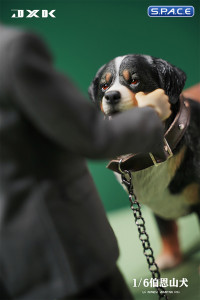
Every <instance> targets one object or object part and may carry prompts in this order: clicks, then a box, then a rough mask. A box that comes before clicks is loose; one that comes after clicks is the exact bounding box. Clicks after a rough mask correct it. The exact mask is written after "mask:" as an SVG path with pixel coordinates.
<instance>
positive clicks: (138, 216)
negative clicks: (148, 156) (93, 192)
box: [119, 161, 168, 300]
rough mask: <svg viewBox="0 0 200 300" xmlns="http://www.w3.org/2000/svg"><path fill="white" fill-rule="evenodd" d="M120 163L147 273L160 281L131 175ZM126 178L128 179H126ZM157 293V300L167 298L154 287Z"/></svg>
mask: <svg viewBox="0 0 200 300" xmlns="http://www.w3.org/2000/svg"><path fill="white" fill-rule="evenodd" d="M120 163H121V161H120V162H119V171H120V172H121V176H122V184H124V185H125V186H126V188H127V190H128V192H129V201H130V205H131V209H132V211H133V215H134V218H135V224H136V225H137V229H138V233H139V239H140V241H141V242H142V246H143V253H144V255H145V257H146V260H147V263H148V267H149V271H150V272H151V275H152V278H153V279H158V280H160V272H159V269H158V266H157V264H156V262H155V258H154V254H153V250H152V248H151V245H150V242H149V236H148V234H147V232H146V227H145V220H144V218H143V217H142V211H141V206H140V204H139V203H138V201H137V197H136V195H135V192H134V189H133V184H132V175H131V172H130V171H127V170H125V171H122V170H121V168H120ZM127 177H128V179H127ZM155 288H156V290H157V292H158V297H159V299H162V298H164V299H167V300H168V297H167V295H166V293H165V289H164V288H163V287H159V286H158V287H155Z"/></svg>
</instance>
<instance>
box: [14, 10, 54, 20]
mask: <svg viewBox="0 0 200 300" xmlns="http://www.w3.org/2000/svg"><path fill="white" fill-rule="evenodd" d="M11 11H13V12H14V13H13V14H12V16H11V18H48V17H51V18H56V16H55V15H54V13H55V11H56V10H55V9H53V10H51V11H49V10H47V9H42V10H40V9H34V10H30V9H26V10H24V9H11Z"/></svg>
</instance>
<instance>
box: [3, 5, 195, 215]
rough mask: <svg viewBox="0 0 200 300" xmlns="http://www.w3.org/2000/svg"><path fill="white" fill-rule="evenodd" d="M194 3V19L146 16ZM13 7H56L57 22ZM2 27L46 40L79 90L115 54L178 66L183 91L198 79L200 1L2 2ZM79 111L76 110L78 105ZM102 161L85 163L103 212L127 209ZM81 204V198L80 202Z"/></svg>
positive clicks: (124, 196) (124, 197) (84, 86)
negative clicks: (157, 8) (15, 14)
mask: <svg viewBox="0 0 200 300" xmlns="http://www.w3.org/2000/svg"><path fill="white" fill-rule="evenodd" d="M172 2H173V5H193V6H194V7H195V16H194V17H192V18H172V17H171V18H150V17H148V15H147V8H148V6H149V5H163V4H164V5H171V4H172ZM11 9H49V10H51V9H56V13H55V15H56V18H55V19H52V18H48V19H38V18H32V19H12V18H11V15H12V12H11ZM0 18H1V21H2V22H3V23H4V24H12V25H14V26H21V27H23V28H26V29H31V30H34V31H35V32H38V33H39V34H40V35H41V36H42V37H43V38H44V39H45V40H46V42H47V44H48V45H49V48H50V49H51V51H52V53H53V55H54V57H55V65H56V67H57V68H58V69H60V70H61V71H63V72H66V73H67V74H69V76H70V77H71V78H73V80H74V81H75V82H76V83H77V85H78V86H79V87H80V89H81V90H82V92H83V93H84V94H85V95H87V88H88V86H89V84H90V81H91V80H92V78H93V76H94V74H95V73H96V71H97V69H98V68H99V67H100V66H101V65H102V64H104V63H105V62H107V61H109V60H110V59H112V58H114V57H115V56H119V55H124V54H129V53H143V54H150V55H153V56H156V57H161V58H163V59H166V60H168V61H169V62H171V63H172V64H175V65H177V66H178V67H180V68H182V69H183V70H184V71H185V72H186V74H187V76H188V79H187V83H186V87H189V86H191V85H193V84H195V83H197V82H199V81H200V56H199V54H200V1H199V0H196V1H191V0H190V1H184V0H182V1H175V0H173V1H167V0H165V1H156V0H154V1H148V0H147V1H142V0H138V1H137V0H135V1H133V0H132V1H131V0H130V1H128V0H118V1H117V0H113V1H112V0H105V1H104V0H66V1H64V0H63V1H61V0H60V1H59V0H57V1H44V0H43V1H37V0H35V1H29V0H27V1H9V0H1V1H0ZM77 109H78V107H77ZM105 166H106V162H96V161H95V162H92V161H90V162H89V168H90V170H91V172H92V174H93V177H94V180H95V182H96V185H97V188H98V190H99V193H100V195H101V198H102V200H103V202H104V204H105V207H106V209H107V210H112V209H116V208H119V207H122V206H124V205H127V204H128V203H127V197H126V195H125V193H124V191H123V190H122V188H121V187H120V185H119V184H118V183H117V182H116V180H115V178H114V176H113V174H112V172H111V171H109V170H106V168H105ZM83 200H84V199H83Z"/></svg>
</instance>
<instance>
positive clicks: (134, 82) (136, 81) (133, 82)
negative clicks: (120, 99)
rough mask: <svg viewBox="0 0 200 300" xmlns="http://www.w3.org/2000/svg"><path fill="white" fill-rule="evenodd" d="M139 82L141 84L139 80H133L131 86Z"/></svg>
mask: <svg viewBox="0 0 200 300" xmlns="http://www.w3.org/2000/svg"><path fill="white" fill-rule="evenodd" d="M138 82H139V80H137V79H133V80H132V81H131V84H137V83H138Z"/></svg>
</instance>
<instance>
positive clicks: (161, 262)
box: [156, 253, 182, 270]
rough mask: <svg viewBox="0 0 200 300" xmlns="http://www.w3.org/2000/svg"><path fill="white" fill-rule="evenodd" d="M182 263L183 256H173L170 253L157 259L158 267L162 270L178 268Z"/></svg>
mask: <svg viewBox="0 0 200 300" xmlns="http://www.w3.org/2000/svg"><path fill="white" fill-rule="evenodd" d="M181 262H182V256H181V255H178V256H177V255H173V254H170V253H163V254H160V255H159V256H158V257H157V258H156V264H157V265H158V267H159V269H160V270H167V269H172V268H175V267H176V266H178V265H179V264H180V263H181Z"/></svg>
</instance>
